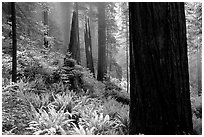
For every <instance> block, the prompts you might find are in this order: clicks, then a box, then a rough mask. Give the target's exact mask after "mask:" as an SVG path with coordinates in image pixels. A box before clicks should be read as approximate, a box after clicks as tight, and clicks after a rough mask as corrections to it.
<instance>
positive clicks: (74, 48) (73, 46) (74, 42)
mask: <svg viewBox="0 0 204 137" xmlns="http://www.w3.org/2000/svg"><path fill="white" fill-rule="evenodd" d="M68 51H69V52H70V53H71V57H72V58H73V59H75V60H76V61H77V64H80V62H81V60H80V43H79V25H78V16H77V12H76V11H74V12H73V17H72V27H71V34H70V43H69V50H68Z"/></svg>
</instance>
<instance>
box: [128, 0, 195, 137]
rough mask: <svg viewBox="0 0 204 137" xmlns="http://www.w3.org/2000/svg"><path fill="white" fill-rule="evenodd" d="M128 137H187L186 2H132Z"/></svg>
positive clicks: (189, 125) (189, 121) (189, 128)
mask: <svg viewBox="0 0 204 137" xmlns="http://www.w3.org/2000/svg"><path fill="white" fill-rule="evenodd" d="M129 13H130V16H129V18H130V29H129V30H130V64H131V65H130V134H139V133H141V134H191V133H192V131H193V125H192V113H191V102H190V91H189V73H188V57H187V42H186V22H185V13H184V3H130V4H129Z"/></svg>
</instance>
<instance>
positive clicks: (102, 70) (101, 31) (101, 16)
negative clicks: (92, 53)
mask: <svg viewBox="0 0 204 137" xmlns="http://www.w3.org/2000/svg"><path fill="white" fill-rule="evenodd" d="M105 5H106V4H105V2H100V3H98V74H97V80H99V81H103V80H104V78H105V77H106V73H107V61H106V22H105Z"/></svg>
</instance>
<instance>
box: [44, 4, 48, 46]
mask: <svg viewBox="0 0 204 137" xmlns="http://www.w3.org/2000/svg"><path fill="white" fill-rule="evenodd" d="M47 10H48V9H47V7H46V8H45V9H44V11H43V18H44V21H43V24H44V26H45V28H46V29H45V32H44V46H45V48H48V40H47V39H46V37H47V36H48V11H47Z"/></svg>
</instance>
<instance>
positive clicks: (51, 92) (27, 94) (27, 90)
mask: <svg viewBox="0 0 204 137" xmlns="http://www.w3.org/2000/svg"><path fill="white" fill-rule="evenodd" d="M41 61H42V60H41ZM69 62H70V63H74V60H72V59H70V60H69ZM38 63H39V60H38V61H37V63H33V65H31V66H29V67H26V68H25V69H23V76H22V77H21V79H19V82H18V83H17V84H5V83H3V89H2V126H3V127H2V131H3V134H4V135H33V134H34V135H73V134H74V135H77V134H78V135H127V134H128V123H129V100H130V96H129V93H127V92H126V91H125V90H124V89H122V88H121V87H119V86H117V85H116V84H115V83H113V82H104V83H102V82H99V81H97V80H96V79H95V78H94V77H93V75H92V74H91V73H90V71H89V70H87V69H86V68H83V67H82V66H79V65H75V66H74V67H60V68H54V67H49V65H48V67H46V69H45V67H42V65H39V64H38ZM44 66H46V65H45V64H44ZM53 68H54V69H53ZM3 81H4V82H5V81H6V78H5V77H4V79H3ZM191 102H192V113H193V125H194V130H195V132H196V133H197V134H202V132H201V131H202V99H201V96H200V97H198V96H197V95H196V89H195V88H191Z"/></svg>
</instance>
